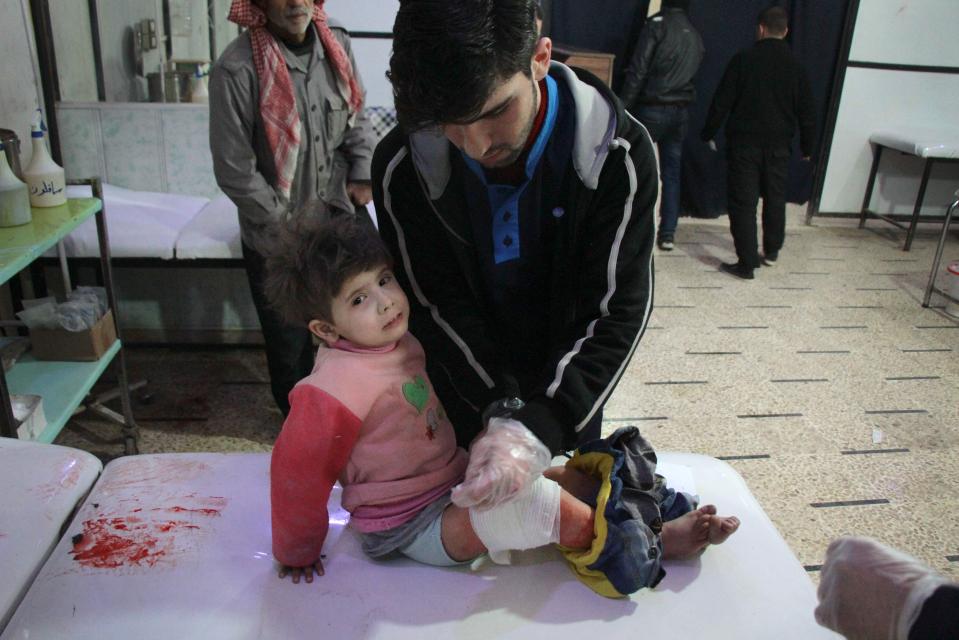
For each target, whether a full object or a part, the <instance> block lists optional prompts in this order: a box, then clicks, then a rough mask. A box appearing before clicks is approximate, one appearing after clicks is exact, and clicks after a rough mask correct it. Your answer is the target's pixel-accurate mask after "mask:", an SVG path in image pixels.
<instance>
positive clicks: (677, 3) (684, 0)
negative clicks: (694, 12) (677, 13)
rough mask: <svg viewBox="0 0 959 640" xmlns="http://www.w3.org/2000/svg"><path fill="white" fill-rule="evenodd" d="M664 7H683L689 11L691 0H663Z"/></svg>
mask: <svg viewBox="0 0 959 640" xmlns="http://www.w3.org/2000/svg"><path fill="white" fill-rule="evenodd" d="M662 7H663V9H682V10H683V11H687V12H688V11H689V0H663V2H662Z"/></svg>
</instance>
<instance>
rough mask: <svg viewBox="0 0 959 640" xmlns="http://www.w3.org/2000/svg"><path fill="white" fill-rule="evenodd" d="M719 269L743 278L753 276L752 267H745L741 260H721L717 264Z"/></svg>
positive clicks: (749, 278)
mask: <svg viewBox="0 0 959 640" xmlns="http://www.w3.org/2000/svg"><path fill="white" fill-rule="evenodd" d="M719 270H720V271H722V272H724V273H728V274H729V275H731V276H736V277H737V278H742V279H743V280H752V279H754V278H755V276H754V275H753V268H752V267H747V266H746V265H744V264H743V263H742V262H721V263H720V264H719Z"/></svg>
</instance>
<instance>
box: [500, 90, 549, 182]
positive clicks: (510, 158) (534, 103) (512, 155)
mask: <svg viewBox="0 0 959 640" xmlns="http://www.w3.org/2000/svg"><path fill="white" fill-rule="evenodd" d="M530 90H531V91H532V94H533V99H532V100H530V112H529V115H528V117H527V119H526V125H525V126H524V127H523V133H522V134H521V135H520V137H519V140H520V142H519V145H517V146H516V147H506V146H503V147H501V148H500V149H497V150H496V151H499V150H501V149H509V151H510V152H509V154H508V155H507V156H506V157H505V158H503V159H502V160H497V161H496V163H495V164H493V165H492V166H491V167H490V168H491V169H502V168H503V167H508V166H510V165H511V164H513V163H514V162H516V161H517V160H519V157H520V156H521V155H523V152H524V151H525V150H526V141H527V140H529V134H530V131H532V130H533V123H535V122H536V114H537V113H538V112H539V100H540V99H541V98H542V96H540V95H539V92H538V91H537V85H536V80H533V78H530Z"/></svg>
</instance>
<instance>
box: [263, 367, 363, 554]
mask: <svg viewBox="0 0 959 640" xmlns="http://www.w3.org/2000/svg"><path fill="white" fill-rule="evenodd" d="M361 424H362V423H361V421H360V419H359V418H357V417H356V415H355V414H353V413H352V412H351V411H350V410H349V409H347V408H346V407H345V406H344V405H343V404H342V403H340V402H339V401H338V400H337V399H336V398H334V397H333V396H331V395H329V394H327V393H325V392H324V391H321V390H320V389H318V388H317V387H314V386H311V385H308V384H300V385H297V386H296V387H294V388H293V391H292V392H291V394H290V414H289V416H287V418H286V422H284V423H283V431H281V432H280V437H279V438H277V440H276V444H275V445H274V447H273V457H272V459H271V461H270V503H271V510H272V519H273V556H274V557H275V558H276V559H277V561H279V562H280V563H281V564H284V565H286V566H288V567H306V566H310V565H312V564H313V563H315V562H316V561H317V560H319V558H320V551H321V550H322V549H323V541H324V540H325V539H326V533H327V529H328V528H329V514H328V513H327V508H326V503H327V500H329V497H330V491H331V490H332V488H333V483H335V482H336V479H337V478H338V477H339V475H340V472H341V471H342V470H343V468H344V467H345V466H346V463H347V461H348V460H349V458H350V452H351V451H352V449H353V445H354V443H355V442H356V438H357V435H358V434H359V432H360V426H361Z"/></svg>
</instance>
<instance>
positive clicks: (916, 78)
mask: <svg viewBox="0 0 959 640" xmlns="http://www.w3.org/2000/svg"><path fill="white" fill-rule="evenodd" d="M957 24H959V1H957V0H868V1H864V2H861V3H860V4H859V13H858V15H857V16H856V25H855V30H854V32H853V39H852V43H851V48H850V54H849V60H850V61H852V62H858V63H881V64H895V65H919V66H933V67H959V38H957V37H956V36H955V33H954V32H955V26H956V25H957ZM957 104H959V74H957V73H932V72H928V71H922V70H916V69H875V68H866V67H856V66H851V67H848V68H847V69H846V75H845V80H844V83H843V87H842V95H841V98H840V101H839V108H838V113H837V119H836V126H835V131H834V132H833V137H832V143H831V148H830V151H829V158H828V164H827V168H826V176H825V179H824V182H823V192H822V196H821V198H820V202H819V211H821V212H824V213H858V212H859V209H860V207H861V205H862V199H863V196H864V195H865V190H866V182H867V180H868V178H869V169H870V167H871V164H872V157H873V155H872V147H871V145H870V143H869V136H870V135H871V134H872V133H875V132H879V131H883V130H887V131H895V132H904V131H906V130H907V129H908V128H910V127H923V128H934V129H936V130H937V132H939V135H940V139H941V140H942V141H943V142H947V143H951V144H955V145H959V117H957V116H956V113H957V111H956V107H957ZM922 168H923V161H922V160H921V159H919V158H916V157H911V156H904V155H902V154H899V153H898V152H894V151H888V150H887V151H885V152H883V159H882V163H881V164H880V167H879V174H878V175H877V179H876V184H875V190H874V192H873V199H872V203H871V207H870V209H871V210H873V211H876V212H879V213H884V214H888V213H896V214H911V213H912V210H913V207H914V206H915V202H916V194H917V192H918V189H919V182H920V178H921V176H922ZM957 187H959V164H940V165H936V166H934V168H933V172H932V174H931V179H930V182H929V186H928V188H927V191H926V196H925V199H924V205H923V208H922V214H923V215H940V216H941V215H942V214H943V213H945V208H946V207H947V206H948V205H949V203H951V202H952V201H953V200H954V199H955V198H954V196H953V194H954V192H955V190H956V188H957Z"/></svg>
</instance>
